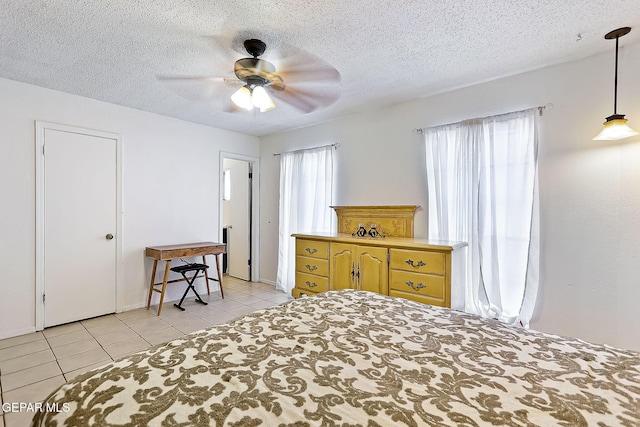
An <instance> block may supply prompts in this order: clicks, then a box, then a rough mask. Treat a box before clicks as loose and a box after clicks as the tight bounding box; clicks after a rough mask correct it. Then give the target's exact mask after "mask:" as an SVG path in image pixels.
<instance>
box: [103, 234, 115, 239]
mask: <svg viewBox="0 0 640 427" xmlns="http://www.w3.org/2000/svg"><path fill="white" fill-rule="evenodd" d="M104 237H106V238H107V240H113V234H111V233H109V234H107V235H106V236H104Z"/></svg>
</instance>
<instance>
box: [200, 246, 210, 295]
mask: <svg viewBox="0 0 640 427" xmlns="http://www.w3.org/2000/svg"><path fill="white" fill-rule="evenodd" d="M202 263H203V264H204V265H207V256H206V255H202ZM204 281H205V282H207V294H208V295H211V290H210V289H209V273H207V269H206V268H205V269H204Z"/></svg>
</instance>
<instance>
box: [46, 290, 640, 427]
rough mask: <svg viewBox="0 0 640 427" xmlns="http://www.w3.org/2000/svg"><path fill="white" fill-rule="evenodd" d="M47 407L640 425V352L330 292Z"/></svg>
mask: <svg viewBox="0 0 640 427" xmlns="http://www.w3.org/2000/svg"><path fill="white" fill-rule="evenodd" d="M43 406H44V407H45V408H49V409H50V410H49V411H46V410H43V411H42V412H40V413H37V414H36V416H35V418H34V425H38V426H54V425H57V426H63V425H71V426H84V425H88V426H106V425H109V426H120V425H122V426H124V425H127V426H155V425H158V426H159V425H181V426H187V425H188V426H192V425H201V426H209V425H212V426H266V427H271V426H283V427H284V426H296V427H302V426H344V427H347V426H371V427H373V426H445V425H446V426H449V425H456V426H476V425H507V426H534V425H536V426H586V425H594V426H595V425H599V426H613V425H615V426H638V425H640V354H639V353H636V352H632V351H626V350H620V349H615V348H611V347H607V346H602V345H594V344H590V343H587V342H584V341H580V340H577V339H570V338H562V337H558V336H553V335H549V334H544V333H539V332H535V331H531V330H524V329H520V328H514V327H510V326H506V325H504V324H501V323H499V322H497V321H492V320H486V319H481V318H478V317H476V316H473V315H469V314H465V313H461V312H457V311H454V310H450V309H445V308H439V307H431V306H427V305H423V304H420V303H416V302H412V301H407V300H404V299H400V298H392V297H388V296H384V295H379V294H374V293H369V292H364V291H354V290H343V291H330V292H326V293H322V294H318V295H316V296H312V297H307V298H302V299H298V300H295V301H291V302H288V303H285V304H282V305H279V306H275V307H271V308H269V309H266V310H261V311H258V312H256V313H252V314H249V315H246V316H243V317H241V318H240V319H237V320H235V321H233V322H230V323H227V324H223V325H218V326H214V327H211V328H208V329H204V330H202V331H198V332H195V333H192V334H190V335H187V336H186V337H184V338H182V339H177V340H174V341H171V342H169V343H167V344H163V345H158V346H155V347H152V348H150V349H148V350H146V351H143V352H140V353H136V354H134V355H130V356H128V357H125V358H123V359H120V360H118V361H115V362H112V363H110V364H108V365H106V366H104V367H102V368H98V369H96V370H93V371H91V372H88V373H86V374H83V375H81V376H79V377H77V378H76V379H75V380H73V381H71V382H69V383H67V384H65V385H63V386H62V387H60V388H59V389H57V390H56V391H54V392H53V393H52V394H51V395H50V396H49V397H48V398H47V400H46V401H45V402H44V404H43ZM51 409H53V410H51Z"/></svg>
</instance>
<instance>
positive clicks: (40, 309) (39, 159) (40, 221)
mask: <svg viewBox="0 0 640 427" xmlns="http://www.w3.org/2000/svg"><path fill="white" fill-rule="evenodd" d="M35 126H36V141H35V146H36V147H35V148H36V151H35V154H36V266H35V267H36V271H35V273H36V289H35V291H36V293H35V296H36V300H35V305H36V309H35V312H36V331H41V330H43V329H44V322H45V319H44V303H43V301H42V295H43V294H44V290H45V289H44V247H45V245H44V236H45V234H44V230H45V223H44V218H45V215H44V208H45V203H44V201H45V197H44V196H45V173H44V172H45V170H44V168H45V158H44V152H45V151H44V150H45V148H44V134H45V130H46V129H51V130H57V131H62V132H70V133H77V134H81V135H89V136H96V137H100V138H108V139H114V140H115V141H116V272H115V273H116V274H115V276H116V295H115V297H116V311H117V312H120V311H122V308H121V305H122V304H121V303H120V301H119V299H118V295H120V294H121V292H119V290H120V286H121V284H122V283H124V282H123V280H122V277H123V274H124V271H123V268H122V265H123V262H122V240H123V239H122V138H121V137H120V135H119V134H116V133H112V132H104V131H99V130H93V129H85V128H79V127H75V126H69V125H62V124H57V123H49V122H43V121H39V120H36V122H35Z"/></svg>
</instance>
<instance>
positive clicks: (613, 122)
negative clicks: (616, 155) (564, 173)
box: [593, 27, 640, 141]
mask: <svg viewBox="0 0 640 427" xmlns="http://www.w3.org/2000/svg"><path fill="white" fill-rule="evenodd" d="M629 31H631V27H622V28H618V29H617V30H613V31H610V32H608V33H607V34H605V36H604V38H605V39H607V40H612V39H615V40H616V69H615V77H614V83H613V114H612V115H610V116H609V117H607V118H606V120H605V122H604V129H602V131H600V133H599V134H598V135H596V136H595V138H593V140H594V141H616V140H618V139H624V138H629V137H631V136H635V135H638V134H640V132H636V131H635V130H633V129H631V127H629V125H627V119H625V118H624V114H618V113H617V107H618V39H619V38H620V37H622V36H624V35H626V34H629Z"/></svg>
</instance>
